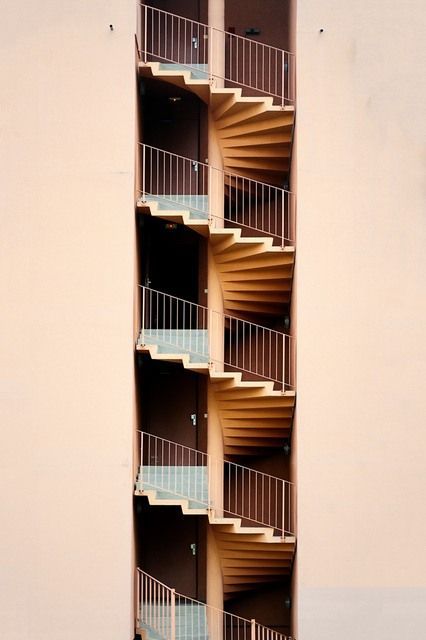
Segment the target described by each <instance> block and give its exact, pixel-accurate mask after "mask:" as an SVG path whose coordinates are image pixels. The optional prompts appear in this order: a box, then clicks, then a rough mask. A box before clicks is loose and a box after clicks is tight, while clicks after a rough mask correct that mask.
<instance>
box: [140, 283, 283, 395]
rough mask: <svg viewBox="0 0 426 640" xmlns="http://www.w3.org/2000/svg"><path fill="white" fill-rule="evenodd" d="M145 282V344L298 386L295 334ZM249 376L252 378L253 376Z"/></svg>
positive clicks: (142, 343) (142, 331)
mask: <svg viewBox="0 0 426 640" xmlns="http://www.w3.org/2000/svg"><path fill="white" fill-rule="evenodd" d="M139 286H140V289H141V301H140V302H141V314H140V322H141V326H140V333H139V340H138V344H139V346H146V345H157V347H160V348H161V349H163V352H164V349H166V350H167V351H166V352H167V353H185V354H188V355H189V357H190V359H191V360H192V362H194V363H206V364H207V363H209V364H211V365H213V366H214V365H216V364H218V365H225V366H226V367H227V370H228V371H240V372H242V373H243V374H247V375H248V376H251V379H259V378H261V379H266V380H271V381H272V382H274V383H276V384H277V385H279V386H280V388H281V389H282V391H285V390H286V389H292V388H294V384H293V375H294V374H293V366H292V365H293V358H294V339H293V338H292V336H290V335H288V334H286V333H281V332H279V331H275V330H273V329H269V328H267V327H263V326H261V325H258V324H254V323H252V322H247V321H245V320H240V319H239V318H235V317H233V316H230V315H228V314H224V313H220V312H218V311H213V310H212V309H208V308H207V307H203V306H202V305H199V304H196V303H193V302H188V301H187V300H183V299H182V298H177V297H176V296H171V295H169V294H166V293H162V292H160V291H156V290H155V289H151V288H149V287H144V286H141V285H139ZM247 375H246V377H247Z"/></svg>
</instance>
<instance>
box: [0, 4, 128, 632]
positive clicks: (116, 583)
mask: <svg viewBox="0 0 426 640" xmlns="http://www.w3.org/2000/svg"><path fill="white" fill-rule="evenodd" d="M134 21H135V6H134V3H133V2H131V1H130V0H124V1H123V0H120V1H118V0H111V1H109V2H107V3H105V2H100V1H99V0H92V1H91V2H84V1H83V0H75V1H74V2H72V3H68V4H66V3H58V2H53V1H45V2H42V3H31V2H28V1H26V0H25V1H23V2H19V3H8V5H7V6H4V7H3V11H2V19H1V22H0V30H1V34H0V42H1V58H0V60H1V61H0V66H1V77H2V82H1V89H0V91H1V94H2V96H1V103H2V125H3V126H2V129H3V131H2V165H1V201H2V203H1V245H2V246H1V251H0V263H1V264H0V271H1V294H0V295H1V300H2V313H1V320H0V323H1V331H0V341H1V382H0V385H1V387H0V392H1V426H2V443H1V447H0V466H1V475H2V482H1V487H2V488H1V504H2V509H1V511H2V524H1V533H0V566H1V569H0V573H1V595H0V628H1V634H0V635H1V637H2V638H7V640H14V639H15V638H19V640H25V639H27V640H50V639H52V640H53V639H54V638H55V639H56V638H67V639H70V640H71V639H72V640H74V639H75V640H77V639H78V640H86V639H87V640H89V639H92V638H95V637H99V638H103V640H108V639H110V640H127V639H128V638H133V635H132V626H133V624H132V619H131V615H132V614H131V604H132V597H131V590H132V567H131V539H132V530H131V508H132V507H131V503H132V499H131V493H132V492H131V487H132V477H131V462H132V458H131V442H132V438H131V433H132V384H133V371H132V343H133V341H132V311H133V310H132V295H133V250H134V249H133V247H134V244H133V226H134V225H133V170H134V169H133V166H134V122H135V120H134V38H133V33H134V26H135V25H134ZM110 23H113V24H114V31H113V32H111V31H110V29H109V24H110Z"/></svg>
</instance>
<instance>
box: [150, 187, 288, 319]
mask: <svg viewBox="0 0 426 640" xmlns="http://www.w3.org/2000/svg"><path fill="white" fill-rule="evenodd" d="M171 197H172V198H175V199H177V198H178V196H171ZM184 197H185V196H180V198H181V200H182V201H183V198H184ZM186 197H187V202H188V204H187V206H184V205H183V204H182V206H180V205H179V206H178V205H176V203H175V202H170V201H169V200H168V199H166V197H164V198H161V196H156V197H153V196H148V195H147V196H146V200H145V202H142V200H141V199H139V201H138V207H139V209H140V210H143V211H147V212H149V213H150V214H151V215H152V216H153V217H156V218H162V219H164V220H168V221H170V222H178V223H180V224H185V225H186V226H188V227H189V228H190V229H193V230H194V231H197V232H199V233H201V234H202V235H204V236H206V235H209V236H210V243H211V246H212V250H213V255H214V258H215V262H216V265H217V270H218V274H219V279H220V283H221V286H222V291H223V298H224V307H225V311H226V312H228V313H232V312H234V313H242V314H244V313H245V314H260V315H265V314H267V315H275V316H282V315H283V314H284V309H285V306H286V305H288V304H289V302H290V298H291V289H292V282H293V271H294V261H295V249H294V246H286V247H284V248H283V249H282V248H281V247H278V246H275V245H274V242H273V238H271V237H243V236H242V230H241V229H240V228H238V229H235V228H234V229H230V228H215V227H214V226H210V225H209V222H208V219H207V215H205V217H202V215H203V212H202V211H198V210H195V209H194V208H192V209H191V207H190V206H189V205H190V199H191V198H192V199H193V202H194V199H195V198H197V197H198V198H206V196H186Z"/></svg>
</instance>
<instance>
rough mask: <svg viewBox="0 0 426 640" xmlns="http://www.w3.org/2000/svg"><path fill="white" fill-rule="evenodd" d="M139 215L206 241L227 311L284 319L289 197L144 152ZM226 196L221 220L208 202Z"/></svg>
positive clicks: (144, 148) (291, 253)
mask: <svg viewBox="0 0 426 640" xmlns="http://www.w3.org/2000/svg"><path fill="white" fill-rule="evenodd" d="M140 154H141V163H142V178H141V188H140V197H139V199H138V201H137V202H138V208H139V210H140V211H141V212H148V213H150V214H151V215H152V216H153V217H155V218H161V219H164V220H168V221H170V222H177V223H180V224H184V225H186V226H188V227H189V228H191V229H193V230H195V231H197V232H198V233H200V234H201V235H203V236H209V238H210V244H211V247H212V252H213V255H214V259H215V262H216V267H217V272H218V276H219V279H220V283H221V286H222V291H223V299H224V307H225V310H226V311H227V312H230V313H237V314H240V315H244V314H247V315H250V314H256V315H257V314H261V315H263V316H271V315H272V316H283V315H284V313H285V310H286V308H287V306H288V304H289V302H290V298H291V290H292V281H293V271H294V260H295V247H294V197H293V194H292V193H290V192H289V191H286V190H284V189H281V188H277V187H274V186H271V185H269V184H266V183H262V182H258V181H255V180H251V179H249V178H244V177H241V176H239V175H236V174H233V173H229V172H227V171H222V170H220V169H217V168H215V167H212V166H210V165H207V164H205V163H201V162H198V161H195V160H191V159H189V158H185V157H183V156H179V155H177V154H172V153H169V152H166V151H163V150H161V149H156V148H154V147H151V146H149V145H145V144H141V145H140ZM217 193H219V194H223V196H222V197H223V202H224V207H223V217H221V218H218V217H216V216H215V215H212V212H211V204H210V199H211V197H213V196H214V194H217Z"/></svg>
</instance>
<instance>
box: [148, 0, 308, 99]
mask: <svg viewBox="0 0 426 640" xmlns="http://www.w3.org/2000/svg"><path fill="white" fill-rule="evenodd" d="M139 11H140V27H139V33H138V41H139V55H140V56H141V58H142V60H143V62H149V61H157V62H158V61H162V62H163V63H166V64H167V63H173V64H177V65H179V66H181V67H184V68H186V69H188V70H190V71H191V73H192V74H193V75H194V78H198V79H203V78H204V79H210V81H214V80H215V79H219V80H223V81H225V82H226V83H228V84H230V85H236V86H238V87H247V88H249V89H252V90H255V91H256V92H260V93H262V94H267V95H269V96H273V97H274V98H276V99H279V101H280V102H281V104H282V105H283V106H284V105H286V104H292V103H293V102H294V101H295V56H294V54H292V53H290V52H289V51H284V50H283V49H279V48H277V47H271V46H269V45H267V44H264V43H262V42H257V41H254V40H251V39H249V38H247V37H243V36H239V35H236V34H234V33H230V32H228V31H223V30H221V29H217V28H215V27H211V26H209V25H207V24H203V23H202V22H197V21H195V20H189V19H187V18H184V17H182V16H178V15H175V14H173V13H170V12H168V11H163V10H162V9H157V8H155V7H149V6H147V5H142V4H141V5H140V6H139ZM223 56H224V58H225V64H224V69H223V70H218V69H217V68H216V66H214V62H215V60H217V59H221V58H222V57H223Z"/></svg>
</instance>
